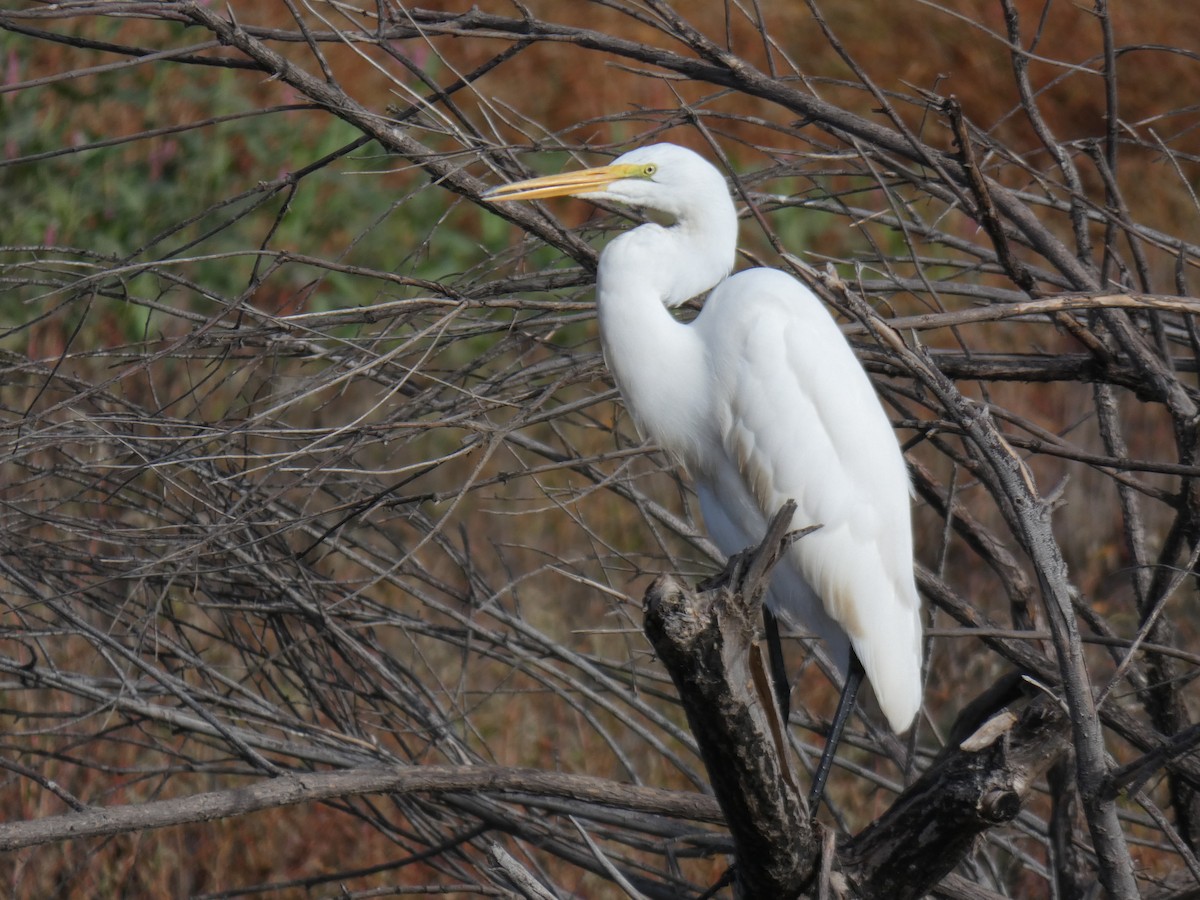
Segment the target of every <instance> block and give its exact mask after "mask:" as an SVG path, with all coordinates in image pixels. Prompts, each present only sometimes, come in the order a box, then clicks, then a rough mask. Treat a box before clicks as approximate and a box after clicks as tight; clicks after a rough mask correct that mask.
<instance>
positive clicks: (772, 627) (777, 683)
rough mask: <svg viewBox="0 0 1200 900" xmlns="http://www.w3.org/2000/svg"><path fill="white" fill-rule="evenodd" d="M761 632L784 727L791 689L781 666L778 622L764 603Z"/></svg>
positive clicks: (790, 706) (789, 713) (781, 654)
mask: <svg viewBox="0 0 1200 900" xmlns="http://www.w3.org/2000/svg"><path fill="white" fill-rule="evenodd" d="M763 631H764V632H765V633H766V637H767V660H768V661H769V662H770V664H771V683H772V684H773V685H774V687H775V700H776V702H777V703H778V704H779V715H780V716H781V717H782V718H783V723H784V725H785V726H786V725H787V720H788V716H790V715H791V712H792V687H791V685H790V684H788V676H787V666H785V665H784V664H783V645H782V644H780V642H779V620H778V619H776V618H775V613H773V612H771V608H770V607H769V606H767V605H766V604H765V603H764V604H763Z"/></svg>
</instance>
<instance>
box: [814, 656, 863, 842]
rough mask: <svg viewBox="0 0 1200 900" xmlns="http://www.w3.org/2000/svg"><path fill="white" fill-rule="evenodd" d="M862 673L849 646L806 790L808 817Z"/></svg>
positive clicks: (819, 795)
mask: <svg viewBox="0 0 1200 900" xmlns="http://www.w3.org/2000/svg"><path fill="white" fill-rule="evenodd" d="M864 675H866V672H865V670H864V669H863V665H862V662H861V661H860V660H859V658H858V654H857V653H855V652H854V648H853V647H851V648H850V667H849V668H848V669H847V670H846V683H845V685H844V686H843V687H842V696H841V697H839V698H838V705H837V711H836V712H834V714H833V724H832V725H831V726H830V728H829V740H827V741H826V742H825V749H824V751H822V753H821V762H820V763H818V765H817V771H816V774H814V775H813V783H812V790H810V791H809V792H808V815H809V817H810V818H813V819H815V818H816V817H817V807H818V806H820V804H821V799H822V797H823V796H824V794H825V780H826V779H827V778H828V777H829V770H830V768H832V766H833V757H834V755H835V754H836V753H837V745H838V741H839V740H841V738H842V730H843V729H844V728H845V727H846V720H847V719H849V718H850V713H851V712H852V711H853V710H854V698H855V697H857V696H858V688H859V685H861V684H862V680H863V676H864Z"/></svg>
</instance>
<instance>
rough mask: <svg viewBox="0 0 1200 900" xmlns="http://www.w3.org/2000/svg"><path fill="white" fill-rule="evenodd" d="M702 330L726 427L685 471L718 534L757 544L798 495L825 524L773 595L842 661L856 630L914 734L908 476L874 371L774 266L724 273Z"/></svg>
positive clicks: (877, 686)
mask: <svg viewBox="0 0 1200 900" xmlns="http://www.w3.org/2000/svg"><path fill="white" fill-rule="evenodd" d="M694 327H695V328H696V330H697V332H698V333H699V334H700V336H701V337H702V339H703V343H704V344H705V347H706V349H707V352H708V354H709V371H710V373H711V376H712V378H713V382H712V384H711V391H712V395H711V398H712V402H713V407H712V413H713V423H714V427H715V428H716V429H717V432H718V433H717V434H714V435H712V438H713V440H711V441H710V442H708V446H710V447H712V448H714V452H711V453H709V454H708V455H706V456H705V457H704V458H701V459H696V460H693V461H690V463H691V465H690V466H689V467H690V468H691V469H692V471H693V475H694V476H695V477H696V479H697V481H698V482H700V484H701V502H702V505H703V507H704V513H705V518H706V522H708V524H709V528H710V530H711V531H712V532H713V536H714V538H715V539H716V540H717V542H718V544H720V545H721V546H722V549H724V550H727V551H732V550H736V549H741V548H742V547H744V546H746V545H747V544H749V543H753V542H754V541H757V540H759V539H760V538H761V536H762V534H763V533H764V531H765V528H766V521H767V520H768V519H769V517H770V516H771V515H772V514H774V512H775V511H776V510H778V509H779V507H780V506H782V505H783V503H784V502H786V501H787V500H788V499H792V500H795V501H796V504H797V507H798V508H797V512H796V517H795V520H794V523H795V526H796V527H803V526H806V525H812V524H820V525H821V526H822V527H821V529H820V530H819V531H816V532H814V533H813V534H810V535H808V536H807V537H805V538H803V539H801V540H800V541H798V542H797V543H796V544H795V545H794V546H793V548H792V550H791V551H790V553H789V555H788V558H787V560H786V561H785V564H784V565H781V567H780V568H781V569H784V571H778V570H777V575H776V577H775V579H774V581H773V584H772V596H771V598H769V602H771V603H772V607H773V608H774V609H775V610H776V611H777V612H779V613H781V614H782V615H783V616H784V617H785V618H790V619H793V620H795V619H799V622H800V623H802V624H804V625H807V626H808V627H810V628H812V629H813V630H814V631H816V632H817V633H818V634H821V635H822V636H824V637H825V638H826V639H827V640H828V641H829V642H830V644H831V647H830V650H831V652H832V653H833V655H834V658H835V659H837V660H839V662H840V664H841V665H842V666H843V667H844V666H845V660H846V653H845V646H846V641H845V638H846V637H847V636H848V637H849V640H850V643H851V644H853V646H854V650H855V652H856V653H857V655H858V657H859V659H860V660H862V663H863V667H864V669H865V670H866V673H867V677H868V679H869V680H870V682H871V685H872V687H873V689H874V691H875V696H876V697H877V698H878V700H879V705H880V707H881V709H882V710H883V711H884V714H885V715H886V716H887V717H888V720H889V722H890V723H891V725H892V727H893V728H894V729H895V730H896V731H903V730H905V729H906V728H907V727H908V726H909V725H910V724H911V722H912V719H913V718H914V716H915V715H916V713H917V710H918V709H919V708H920V704H921V671H920V670H921V617H920V603H919V600H918V597H917V592H916V587H915V585H914V582H913V563H912V525H911V514H910V509H909V485H908V473H907V469H906V467H905V464H904V459H903V456H902V454H901V453H900V449H899V447H898V445H897V443H896V437H895V435H894V434H893V432H892V429H891V426H890V424H889V422H888V420H887V417H886V415H885V414H884V412H883V409H882V407H881V406H880V403H879V400H878V398H877V397H876V395H875V392H874V389H873V388H872V387H871V383H870V381H869V380H868V378H867V376H866V373H865V372H864V371H863V370H862V368H861V366H860V365H859V363H858V360H857V359H856V358H855V357H854V354H853V353H852V352H851V350H850V347H849V345H848V344H847V343H846V340H845V338H844V337H843V336H842V334H841V331H840V330H839V329H838V327H837V325H836V323H835V322H834V321H833V319H832V317H831V316H830V315H829V313H828V312H827V311H826V310H825V308H824V306H822V304H821V303H820V301H819V300H817V298H816V297H815V296H813V295H812V293H811V292H809V291H808V290H807V289H806V288H805V287H803V286H802V285H801V284H800V283H799V282H797V281H796V280H795V279H793V278H791V277H790V276H788V275H786V274H784V273H782V272H779V271H776V270H773V269H752V270H749V271H746V272H742V273H739V274H737V275H735V276H733V277H731V278H729V279H727V280H726V281H724V282H722V283H721V285H720V286H719V287H718V288H717V289H716V290H715V291H714V292H713V294H712V296H710V297H709V299H708V302H707V303H706V304H705V308H704V312H703V313H702V314H701V315H700V317H699V318H698V319H697V320H696V322H695V323H694ZM717 447H719V448H720V450H719V451H718V450H716V448H717ZM732 541H743V543H741V544H740V545H736V544H735V545H733V546H727V542H732ZM814 595H815V597H814ZM816 598H819V599H820V602H819V604H818V603H817V602H816Z"/></svg>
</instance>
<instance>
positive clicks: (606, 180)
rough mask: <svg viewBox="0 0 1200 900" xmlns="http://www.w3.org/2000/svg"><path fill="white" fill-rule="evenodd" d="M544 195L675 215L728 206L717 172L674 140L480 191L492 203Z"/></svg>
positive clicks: (687, 216) (534, 198)
mask: <svg viewBox="0 0 1200 900" xmlns="http://www.w3.org/2000/svg"><path fill="white" fill-rule="evenodd" d="M545 197H579V198H582V199H584V200H611V201H614V202H616V203H624V204H626V205H629V206H637V207H642V208H645V209H653V210H659V211H660V212H664V213H667V214H668V215H670V216H672V217H674V218H675V219H676V220H684V219H687V218H689V217H690V216H693V215H694V216H701V215H706V214H711V211H712V209H713V205H714V204H715V203H721V204H722V206H728V207H729V208H730V209H732V202H731V201H730V199H729V189H728V188H727V187H726V186H725V179H724V178H722V177H721V173H720V172H718V171H717V169H716V168H714V167H713V166H712V165H711V164H709V163H708V162H707V161H706V160H705V159H704V158H703V157H702V156H700V155H698V154H696V153H693V152H692V151H691V150H688V149H686V148H684V147H679V146H676V145H675V144H652V145H650V146H648V147H639V148H638V149H636V150H631V151H629V152H628V153H626V154H624V155H623V156H620V157H618V158H617V159H616V160H615V161H614V162H612V163H611V164H610V165H607V166H599V167H597V168H594V169H580V170H578V171H575V172H563V173H562V174H560V175H547V176H545V177H542V178H531V179H529V180H528V181H518V182H516V183H515V184H505V185H501V186H500V187H497V188H493V189H492V190H490V191H488V192H487V193H486V194H484V195H483V199H484V200H487V201H488V202H491V203H498V202H501V201H507V200H539V199H542V198H545ZM718 198H720V199H718Z"/></svg>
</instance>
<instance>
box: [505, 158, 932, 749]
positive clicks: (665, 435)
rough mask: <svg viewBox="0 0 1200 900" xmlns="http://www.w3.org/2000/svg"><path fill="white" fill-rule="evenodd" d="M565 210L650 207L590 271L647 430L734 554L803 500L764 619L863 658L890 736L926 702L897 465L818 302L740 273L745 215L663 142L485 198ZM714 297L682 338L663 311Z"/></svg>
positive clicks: (618, 364)
mask: <svg viewBox="0 0 1200 900" xmlns="http://www.w3.org/2000/svg"><path fill="white" fill-rule="evenodd" d="M561 195H570V196H576V197H583V198H597V199H605V200H614V201H618V202H621V203H626V204H629V205H632V206H638V207H646V208H650V209H655V210H659V211H661V212H665V213H667V214H668V215H669V216H672V217H674V219H675V222H674V224H672V225H670V226H665V227H664V226H661V225H657V224H646V225H641V226H639V227H637V228H634V229H632V230H631V231H628V232H625V233H624V234H622V235H620V236H618V237H617V238H615V239H614V240H613V241H612V242H611V243H610V244H609V245H608V247H607V248H606V249H605V250H604V252H603V253H602V254H601V256H600V268H599V272H598V276H597V288H596V290H597V301H598V306H599V318H600V336H601V342H602V344H603V347H604V353H605V359H606V360H607V362H608V365H609V368H610V369H611V370H612V372H613V376H614V378H615V379H616V382H617V387H618V388H619V389H620V391H621V395H622V397H624V399H625V403H626V405H627V406H628V408H629V411H630V412H631V414H632V415H633V417H634V419H635V420H636V421H637V423H638V426H639V427H640V428H641V429H642V431H643V433H644V434H646V435H647V436H648V437H650V438H651V439H653V440H654V441H655V442H657V443H658V444H659V445H660V446H661V447H662V448H663V449H664V450H666V451H667V452H668V453H670V454H671V455H672V456H674V457H675V458H676V459H677V460H679V462H681V463H682V464H683V466H684V467H685V468H686V469H687V471H688V473H689V474H690V475H691V476H692V478H693V480H694V481H695V483H696V489H697V492H698V494H699V497H700V505H701V509H702V511H703V513H704V519H705V523H706V525H707V527H708V530H709V532H710V533H711V535H712V537H713V540H714V541H715V542H716V543H717V545H718V546H719V547H720V548H721V550H722V551H723V552H725V553H726V554H732V553H734V552H737V551H739V550H743V549H745V548H746V547H748V546H751V545H753V544H756V543H758V541H759V540H761V538H762V536H763V534H764V533H765V531H766V525H767V522H768V520H769V519H770V517H771V516H772V515H773V514H774V513H775V512H776V511H777V510H778V509H779V507H780V506H782V505H783V504H784V503H785V502H786V501H787V500H788V499H792V500H795V501H796V504H797V511H796V515H795V518H794V520H793V525H794V527H796V528H801V527H804V526H808V525H814V524H819V525H821V526H822V527H821V528H820V529H819V530H818V531H815V532H813V533H812V534H809V535H807V536H806V537H804V538H802V539H801V540H799V541H797V542H796V543H795V544H793V546H792V548H791V549H790V550H789V551H788V555H787V557H786V558H785V560H784V561H783V562H782V563H781V564H780V565H779V566H778V567H777V568H776V570H775V574H774V576H773V580H772V583H771V590H770V593H769V595H768V598H767V603H768V605H769V606H770V607H771V608H772V609H773V610H774V611H775V612H776V613H777V614H778V615H780V616H781V617H782V618H783V619H785V620H786V621H789V622H791V623H792V624H794V625H797V626H801V627H807V628H809V629H811V630H813V631H815V632H816V633H817V634H819V635H820V636H821V637H822V638H824V640H825V641H826V642H827V644H828V646H829V650H830V655H831V657H832V658H833V659H834V660H835V661H836V662H837V663H838V664H839V665H840V666H841V667H842V669H843V672H845V669H846V666H847V662H848V659H849V648H850V646H853V648H854V651H855V653H856V654H857V656H858V658H859V659H860V660H861V661H862V664H863V668H864V669H865V671H866V676H867V678H868V680H869V681H870V682H871V685H872V687H873V689H874V691H875V696H876V697H877V699H878V700H879V705H880V708H881V709H882V710H883V712H884V714H885V715H886V716H887V719H888V722H889V723H890V724H891V726H892V728H893V729H894V730H896V731H897V732H901V731H904V730H905V729H907V728H908V727H909V725H910V724H911V723H912V720H913V718H914V717H915V716H916V714H917V711H918V709H919V708H920V705H921V615H920V602H919V599H918V597H917V591H916V586H915V584H914V582H913V563H912V526H911V516H910V510H909V502H910V501H909V486H908V474H907V470H906V468H905V464H904V459H903V456H902V454H901V452H900V449H899V446H898V445H897V443H896V438H895V435H894V434H893V433H892V429H891V426H890V424H889V422H888V419H887V416H886V415H885V414H884V412H883V409H882V407H881V406H880V403H879V400H878V398H877V397H876V395H875V392H874V390H873V388H872V387H871V384H870V381H869V380H868V378H867V376H866V373H865V372H864V371H863V369H862V367H861V366H860V365H859V364H858V360H857V359H856V358H855V357H854V354H853V352H852V351H851V350H850V346H849V344H847V342H846V340H845V338H844V337H843V336H842V333H841V331H840V330H839V329H838V327H837V325H836V323H835V322H834V320H833V319H832V317H831V316H830V315H829V313H828V312H827V311H826V310H825V308H824V306H823V305H822V304H821V303H820V301H819V300H818V299H817V298H816V297H815V296H814V295H813V293H812V292H811V291H809V290H808V289H807V288H806V287H804V286H803V285H802V284H800V282H798V281H796V279H794V278H792V277H791V276H790V275H787V274H785V273H783V272H780V271H778V270H775V269H761V268H760V269H750V270H748V271H744V272H739V273H737V274H735V275H732V276H729V277H726V276H727V275H728V273H729V271H730V269H731V268H732V267H733V262H734V255H735V252H736V242H737V213H736V211H735V209H734V205H733V201H732V199H731V198H730V195H729V191H728V188H727V187H726V185H725V180H724V179H723V178H722V177H721V174H720V172H718V171H717V169H716V168H714V167H713V166H711V165H710V164H709V163H707V162H706V161H705V160H704V159H702V158H701V157H700V156H698V155H697V154H695V153H693V152H692V151H690V150H686V149H684V148H682V147H677V146H675V145H673V144H655V145H653V146H649V147H643V148H640V149H638V150H634V151H632V152H630V153H627V154H625V155H624V156H622V157H620V158H619V159H618V160H616V162H614V163H613V164H612V165H610V166H604V167H601V168H597V169H587V170H583V171H580V172H571V173H565V174H562V175H554V176H549V177H547V178H538V179H533V180H531V181H525V182H521V183H519V184H514V185H506V186H504V187H501V188H497V189H496V190H494V191H492V192H491V193H490V194H489V195H488V198H487V199H489V200H494V201H499V200H518V199H535V198H538V197H550V196H561ZM710 289H711V290H712V293H711V294H710V295H709V297H708V299H707V300H706V301H705V303H704V307H703V310H702V312H701V313H700V315H699V316H697V317H696V319H695V320H694V321H693V322H691V323H690V324H685V323H682V322H680V321H678V320H677V319H675V317H674V316H673V315H672V314H671V313H670V312H669V310H668V307H673V306H677V305H678V304H680V303H683V302H684V301H686V300H688V299H690V298H692V297H696V296H698V295H700V294H702V293H704V292H705V291H708V290H710Z"/></svg>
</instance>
